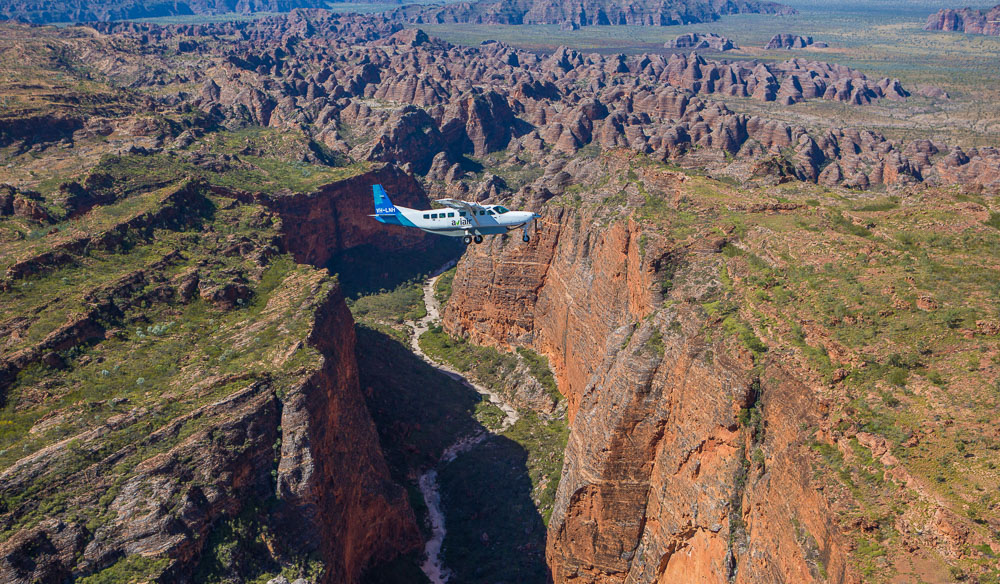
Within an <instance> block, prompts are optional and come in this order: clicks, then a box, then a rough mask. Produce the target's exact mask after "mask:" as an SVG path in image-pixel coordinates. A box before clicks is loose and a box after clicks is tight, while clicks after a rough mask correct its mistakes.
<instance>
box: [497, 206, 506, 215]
mask: <svg viewBox="0 0 1000 584" xmlns="http://www.w3.org/2000/svg"><path fill="white" fill-rule="evenodd" d="M493 210H494V211H496V212H497V215H503V214H504V213H507V212H508V209H507V208H506V207H501V206H500V205H497V206H496V207H493Z"/></svg>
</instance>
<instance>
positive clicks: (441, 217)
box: [396, 206, 536, 237]
mask: <svg viewBox="0 0 1000 584" xmlns="http://www.w3.org/2000/svg"><path fill="white" fill-rule="evenodd" d="M499 208H500V209H502V207H499ZM396 209H397V210H398V211H399V213H400V214H401V215H402V216H403V217H405V218H406V220H407V221H409V222H410V223H412V224H413V226H414V227H417V228H419V229H423V230H424V231H427V232H430V233H437V234H438V235H450V236H452V237H463V236H465V235H493V234H498V233H506V232H507V231H510V230H512V229H517V228H519V227H524V226H525V225H527V224H528V223H529V222H530V221H531V220H532V219H534V218H535V217H536V215H535V214H534V213H532V212H530V211H507V210H504V212H502V213H498V212H497V211H496V209H497V208H496V207H485V208H483V209H478V210H475V211H462V210H459V209H453V208H450V207H449V208H444V209H430V210H426V211H422V210H419V209H408V208H406V207H399V206H397V207H396ZM473 212H475V213H476V215H475V217H473V216H472V213H473Z"/></svg>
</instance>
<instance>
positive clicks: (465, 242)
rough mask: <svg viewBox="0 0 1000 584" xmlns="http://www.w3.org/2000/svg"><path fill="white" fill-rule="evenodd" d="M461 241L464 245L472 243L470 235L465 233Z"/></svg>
mask: <svg viewBox="0 0 1000 584" xmlns="http://www.w3.org/2000/svg"><path fill="white" fill-rule="evenodd" d="M462 243H464V244H465V245H469V244H470V243H472V236H471V235H466V236H465V237H463V238H462Z"/></svg>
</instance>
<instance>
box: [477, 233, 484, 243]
mask: <svg viewBox="0 0 1000 584" xmlns="http://www.w3.org/2000/svg"><path fill="white" fill-rule="evenodd" d="M482 242H483V236H482V235H477V236H476V243H482Z"/></svg>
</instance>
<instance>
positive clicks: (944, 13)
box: [924, 5, 1000, 36]
mask: <svg viewBox="0 0 1000 584" xmlns="http://www.w3.org/2000/svg"><path fill="white" fill-rule="evenodd" d="M924 30H948V31H956V32H964V33H966V34H985V35H992V36H1000V5H997V6H994V7H993V8H991V9H989V10H976V9H973V8H963V9H961V10H956V9H951V8H946V9H943V10H940V11H938V12H937V13H936V14H932V15H930V16H929V17H927V24H926V25H924Z"/></svg>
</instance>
